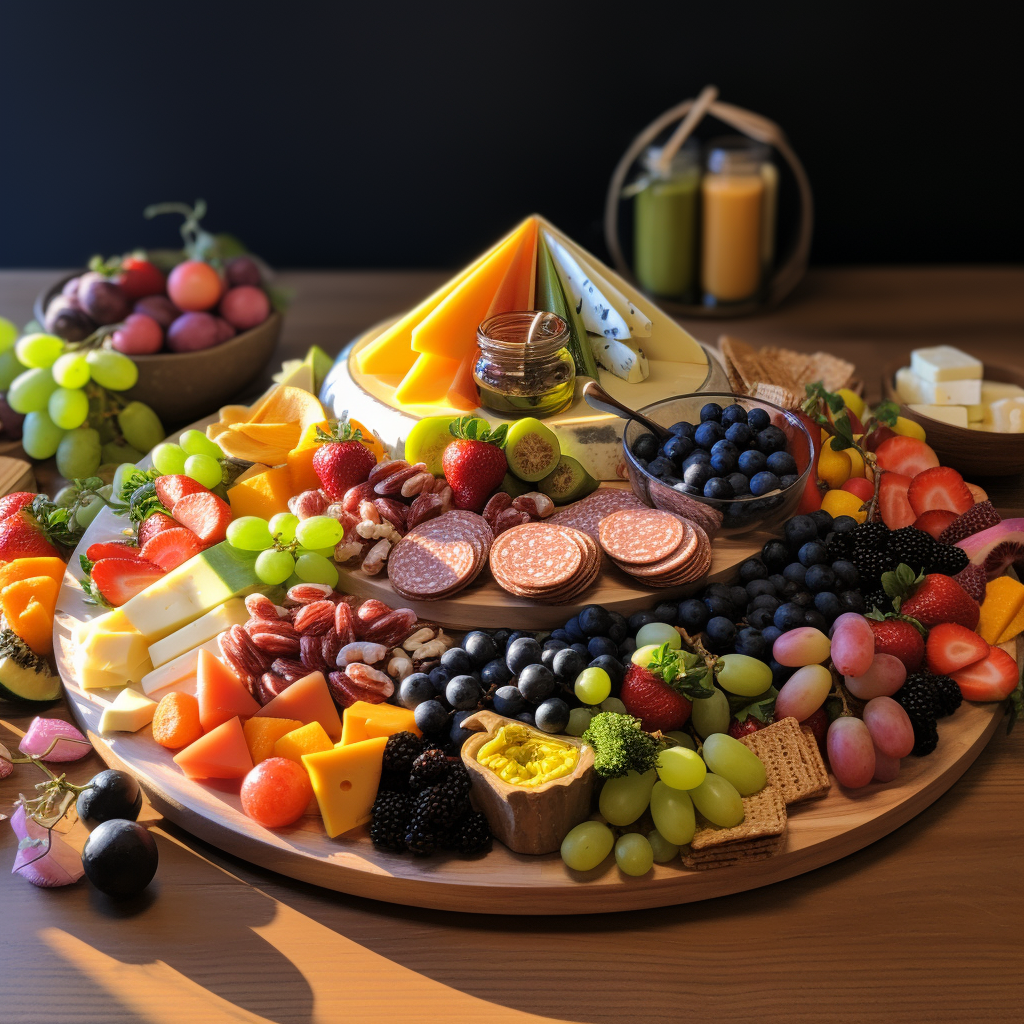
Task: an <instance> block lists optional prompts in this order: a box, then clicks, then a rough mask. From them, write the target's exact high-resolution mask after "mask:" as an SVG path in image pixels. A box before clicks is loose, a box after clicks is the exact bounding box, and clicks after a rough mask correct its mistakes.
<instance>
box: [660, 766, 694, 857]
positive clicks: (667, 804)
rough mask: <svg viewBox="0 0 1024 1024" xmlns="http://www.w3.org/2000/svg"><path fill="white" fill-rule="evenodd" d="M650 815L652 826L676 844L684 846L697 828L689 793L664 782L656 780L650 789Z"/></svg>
mask: <svg viewBox="0 0 1024 1024" xmlns="http://www.w3.org/2000/svg"><path fill="white" fill-rule="evenodd" d="M651 817H652V818H653V819H654V827H655V828H656V829H657V830H658V831H659V832H660V833H661V834H662V835H663V836H664V837H665V838H666V839H667V840H668V841H669V842H670V843H674V844H675V845H676V846H685V845H686V844H687V843H688V842H689V841H690V840H691V839H692V838H693V833H694V831H695V829H696V828H697V819H696V816H695V815H694V813H693V801H692V800H691V799H690V797H689V794H687V793H684V792H683V791H682V790H681V789H673V788H672V787H671V786H666V785H665V783H664V782H656V783H655V784H654V789H652V790H651Z"/></svg>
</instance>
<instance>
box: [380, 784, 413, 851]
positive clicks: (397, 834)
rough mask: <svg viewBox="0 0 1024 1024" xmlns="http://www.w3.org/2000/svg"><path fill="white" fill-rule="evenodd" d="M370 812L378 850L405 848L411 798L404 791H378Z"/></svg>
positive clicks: (399, 849)
mask: <svg viewBox="0 0 1024 1024" xmlns="http://www.w3.org/2000/svg"><path fill="white" fill-rule="evenodd" d="M370 814H371V818H370V839H371V840H373V845H374V846H376V847H377V849H378V850H395V851H401V850H404V849H405V834H406V832H407V831H408V830H409V814H410V810H409V798H408V797H407V796H406V795H405V794H404V793H394V792H387V791H385V792H383V793H378V794H377V799H376V800H374V802H373V810H372V811H371V812H370Z"/></svg>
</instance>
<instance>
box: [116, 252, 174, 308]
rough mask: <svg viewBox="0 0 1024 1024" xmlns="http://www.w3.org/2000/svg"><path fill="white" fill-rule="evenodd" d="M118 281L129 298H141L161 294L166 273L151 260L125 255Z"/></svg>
mask: <svg viewBox="0 0 1024 1024" xmlns="http://www.w3.org/2000/svg"><path fill="white" fill-rule="evenodd" d="M117 283H118V284H119V285H120V286H121V289H122V291H124V293H125V295H127V296H128V298H129V299H141V298H144V297H145V296H146V295H160V294H162V293H163V290H164V275H163V274H161V273H160V271H159V270H158V269H157V268H156V267H155V266H153V264H152V263H150V262H149V260H140V259H139V258H138V257H137V256H125V258H124V259H123V260H121V273H120V274H119V275H118V279H117Z"/></svg>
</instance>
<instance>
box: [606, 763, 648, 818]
mask: <svg viewBox="0 0 1024 1024" xmlns="http://www.w3.org/2000/svg"><path fill="white" fill-rule="evenodd" d="M657 781H658V773H657V772H656V771H655V770H654V769H653V768H652V769H651V770H650V771H648V772H644V774H643V775H640V774H638V773H637V772H634V771H628V772H626V774H625V775H622V776H620V777H619V778H617V779H608V781H607V782H605V784H604V786H603V787H602V788H601V797H600V799H599V800H598V808H599V809H600V811H601V813H602V814H603V815H604V817H605V819H606V820H607V821H608V822H610V823H611V824H612V825H620V826H621V825H629V824H632V823H633V822H634V821H636V819H637V818H639V817H640V815H641V814H643V813H644V811H646V810H647V805H648V804H649V803H650V802H651V789H652V787H653V786H654V783H655V782H657Z"/></svg>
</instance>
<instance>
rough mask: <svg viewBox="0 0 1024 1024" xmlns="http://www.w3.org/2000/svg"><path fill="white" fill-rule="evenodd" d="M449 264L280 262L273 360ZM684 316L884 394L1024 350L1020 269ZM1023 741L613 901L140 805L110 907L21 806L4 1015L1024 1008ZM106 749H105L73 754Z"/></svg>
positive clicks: (581, 1014) (971, 1012) (841, 284)
mask: <svg viewBox="0 0 1024 1024" xmlns="http://www.w3.org/2000/svg"><path fill="white" fill-rule="evenodd" d="M54 276H55V275H54V273H53V272H37V271H24V272H21V271H8V272H0V313H2V314H3V315H5V316H8V317H10V318H12V319H15V320H16V321H25V320H27V319H28V318H29V315H30V307H31V299H32V297H33V296H34V294H35V293H36V291H37V290H38V289H39V288H40V287H41V286H42V285H43V284H44V283H45V282H47V281H49V280H52V278H53V277H54ZM443 276H444V275H441V274H437V273H421V272H407V273H406V272H402V273H374V272H359V273H354V272H344V273H342V272H313V273H297V272H296V273H287V274H282V275H281V277H282V279H283V282H284V283H286V284H288V285H289V286H291V287H292V288H293V289H294V291H295V302H294V305H293V307H292V309H291V310H290V312H289V314H288V318H287V320H286V326H285V330H284V335H283V338H282V341H281V358H286V357H290V356H293V355H297V354H301V352H303V351H304V350H305V348H306V347H307V346H308V345H309V344H312V343H314V342H315V343H317V344H319V345H321V346H323V347H324V348H325V349H327V350H328V351H331V352H335V351H337V350H338V349H340V348H341V346H342V345H344V344H345V343H346V342H347V341H349V340H350V339H351V338H352V337H354V336H355V335H356V334H357V333H359V332H360V331H361V330H362V329H364V328H365V327H366V326H368V325H370V324H372V323H373V322H375V321H377V320H380V319H382V318H383V317H384V316H386V315H388V314H390V313H393V312H396V311H398V310H400V309H402V308H404V307H407V306H409V305H410V304H411V303H412V302H413V301H414V300H415V299H417V298H418V297H420V296H422V295H423V294H424V293H425V292H426V291H427V290H428V289H429V288H430V287H431V286H432V285H434V284H436V283H437V282H439V281H440V280H441V279H442V278H443ZM687 327H689V328H690V329H691V330H692V331H693V333H694V334H695V335H696V336H697V337H699V338H701V339H702V340H704V341H714V339H715V338H716V337H717V335H718V334H719V333H720V332H721V331H728V332H729V333H731V334H735V335H737V336H739V337H742V338H745V339H746V340H748V341H750V342H752V343H755V344H765V343H769V342H770V343H773V344H784V345H788V346H790V347H793V348H797V349H802V350H813V349H816V348H826V349H828V350H829V351H832V352H835V353H836V354H838V355H842V356H844V357H846V358H848V359H850V360H852V361H853V362H854V363H856V364H857V366H858V367H859V369H860V373H861V376H862V377H863V378H864V380H865V382H866V385H867V388H866V390H867V395H868V397H869V398H877V397H878V396H879V393H880V388H879V382H878V379H877V377H878V372H879V368H880V367H881V365H882V364H883V363H884V362H886V361H888V360H890V359H892V358H894V357H895V356H897V355H900V354H906V353H909V351H910V349H911V348H913V347H915V346H918V345H922V344H931V343H938V342H949V343H951V344H957V345H960V346H962V347H965V348H968V349H969V350H971V351H972V352H974V353H975V354H977V355H978V356H980V357H981V358H984V359H986V360H990V361H993V362H1002V363H1007V364H1013V365H1017V366H1021V365H1024V349H1022V345H1021V342H1022V337H1024V271H1021V270H1017V269H858V270H821V271H815V272H812V273H811V274H809V275H808V278H807V280H806V281H805V283H804V284H803V286H802V287H801V289H800V290H799V292H798V293H797V294H796V295H795V296H794V297H793V298H792V299H791V300H790V301H789V302H788V303H787V304H786V305H785V306H783V307H782V308H781V309H780V310H777V311H775V312H772V313H768V314H765V315H764V316H760V317H756V318H750V319H746V320H742V321H736V322H729V323H721V324H718V323H716V324H712V323H709V322H706V321H692V322H688V323H687ZM268 374H269V371H268ZM1008 440H1009V439H1008ZM1015 440H1016V443H1024V441H1022V440H1019V439H1015ZM985 486H986V487H987V488H989V490H990V492H991V493H992V495H993V498H994V500H995V501H996V503H997V504H998V505H999V506H1000V507H1001V508H1002V509H1003V510H1004V514H1005V512H1015V513H1016V514H1017V515H1024V485H1022V481H1021V480H1020V479H1019V478H1018V479H1005V480H1003V481H1002V482H999V483H995V484H993V482H992V481H985ZM50 713H61V709H60V708H59V707H58V708H56V709H54V712H50ZM31 716H32V712H31V711H29V710H27V709H26V708H25V707H24V706H19V705H3V708H2V710H0V741H3V742H6V743H8V745H10V746H12V747H13V746H16V744H17V739H18V737H19V735H20V733H21V732H23V731H24V729H25V728H26V727H27V725H28V723H29V721H30V720H31ZM1022 749H1024V726H1022V727H1020V728H1018V729H1017V730H1015V731H1014V732H1013V733H1012V734H1011V735H1009V736H1007V735H1006V733H1005V731H1004V730H1003V729H1002V728H1000V729H999V730H998V731H997V733H996V735H995V736H994V738H993V739H992V741H991V742H990V744H989V745H988V747H987V748H986V750H985V751H984V752H983V753H982V754H981V756H980V757H979V759H978V760H977V762H976V763H975V764H974V766H973V767H971V768H970V769H969V770H968V771H967V773H966V775H965V776H964V777H963V778H962V779H961V780H960V781H959V782H958V783H957V784H956V785H955V786H954V787H953V788H952V789H951V790H950V791H949V792H948V793H947V794H945V795H944V796H943V797H941V798H940V799H939V800H938V801H937V802H936V803H935V804H934V805H933V806H932V807H930V808H929V809H927V810H926V811H924V812H923V813H922V814H920V815H919V816H918V817H917V818H915V819H914V820H913V821H912V822H911V823H910V824H908V825H906V826H904V827H903V828H901V829H899V830H898V831H896V832H895V833H893V834H892V835H890V836H888V837H886V838H885V839H882V840H880V841H879V842H877V843H875V844H874V845H872V846H870V847H868V848H867V849H865V850H862V851H861V852H859V853H857V854H854V855H853V856H850V857H847V858H846V859H844V860H841V861H839V862H837V863H835V864H832V865H829V866H827V867H825V868H821V869H819V870H817V871H814V872H811V873H809V874H807V875H803V876H801V877H799V878H796V879H792V880H790V881H788V882H783V883H780V884H777V885H774V886H771V887H769V888H765V889H760V890H754V891H752V892H749V893H746V894H742V895H737V896H731V897H726V898H722V899H717V900H714V901H710V902H705V903H696V904H689V905H687V906H684V907H678V908H671V907H669V908H664V909H661V910H654V911H644V912H635V913H620V914H610V915H607V916H605V917H596V918H595V917H586V918H579V919H574V918H571V917H544V918H513V917H496V916H495V917H479V916H475V915H464V914H460V913H458V912H457V911H456V910H455V909H454V908H453V909H452V911H451V912H450V913H440V912H435V911H425V910H416V909H408V908H403V907H394V906H389V905H386V904H379V903H373V902H371V901H368V900H362V899H359V898H357V897H349V896H343V895H341V894H338V893H333V892H328V891H325V890H320V889H316V888H314V887H311V886H308V885H304V884H301V883H297V882H292V881H290V880H288V879H285V878H281V877H279V876H276V875H274V874H271V873H270V872H266V871H262V870H259V869H256V868H252V867H250V866H248V865H246V864H244V863H242V862H240V861H236V860H234V859H232V858H230V857H226V856H224V855H222V854H220V853H219V852H218V851H216V850H214V849H211V848H210V847H207V846H205V845H204V844H202V843H200V842H198V841H196V840H195V839H192V838H191V837H190V836H188V835H187V834H186V833H183V832H182V831H181V830H179V829H177V828H175V827H174V826H172V825H170V824H169V823H167V822H162V821H160V820H159V819H158V818H156V816H155V815H154V814H153V813H152V812H150V811H149V810H148V808H147V809H146V811H144V816H146V817H147V819H148V820H151V821H152V822H153V828H154V831H155V833H156V835H157V842H158V844H159V848H160V869H159V872H158V874H157V878H156V880H155V881H154V883H153V884H152V885H151V886H150V887H149V889H148V890H147V891H146V892H145V893H144V894H143V896H141V897H139V898H138V899H137V900H135V901H132V902H129V903H127V904H115V903H111V902H110V901H108V900H107V899H106V898H105V897H103V896H102V895H101V894H99V893H98V892H97V891H96V890H94V889H92V888H91V887H90V886H89V885H88V883H87V882H85V881H83V882H81V883H79V884H77V885H75V886H71V887H68V888H63V889H56V890H41V889H37V888H35V887H34V886H32V885H30V884H29V883H27V882H25V881H23V880H22V879H20V878H17V877H14V876H12V875H10V874H9V873H8V872H9V865H10V864H11V863H12V861H13V858H14V851H15V843H14V836H13V833H12V832H11V831H10V829H9V828H8V827H7V826H6V825H5V826H3V827H2V828H0V914H2V922H3V927H2V928H0V936H2V938H0V1021H3V1024H22V1022H24V1024H41V1022H51V1021H52V1022H62V1024H63V1022H76V1024H77V1022H97V1024H113V1022H118V1024H121V1022H132V1024H135V1022H139V1024H142V1022H160V1024H163V1022H165V1021H167V1022H170V1021H175V1022H177V1021H186V1020H187V1021H195V1022H202V1024H205V1022H207V1021H209V1022H221V1021H224V1022H227V1021H246V1022H263V1021H273V1022H281V1024H284V1022H295V1024H320V1022H328V1021H331V1022H334V1021H340V1020H345V1021H348V1022H352V1024H356V1022H363V1021H375V1022H376V1021H381V1022H383V1021H399V1020H402V1021H407V1022H434V1021H438V1022H478V1021H479V1022H483V1021H488V1022H494V1024H498V1022H505V1021H510V1022H512V1021H540V1020H545V1021H581V1022H583V1021H585V1022H595V1024H596V1022H623V1021H637V1022H641V1021H642V1022H647V1021H676V1020H679V1019H682V1018H685V1017H689V1016H695V1017H697V1018H699V1019H704V1020H711V1021H716V1022H726V1021H746V1020H751V1019H760V1020H762V1021H766V1022H768V1021H771V1022H775V1021H780V1022H781V1021H786V1022H790V1024H795V1022H820V1021H849V1022H857V1024H859V1022H885V1024H896V1022H904V1021H906V1022H908V1024H910V1022H912V1024H917V1022H921V1021H929V1022H940V1021H943V1022H944V1021H951V1022H952V1021H957V1022H966V1021H1020V1020H1021V1019H1024V1010H1022V1008H1021V1007H1022V1005H1024V984H1022V981H1021V970H1020V965H1021V956H1022V953H1024V930H1022V928H1021V922H1022V921H1024V890H1022V886H1021V885H1020V878H1021V876H1022V873H1024V853H1022V851H1024V771H1022V769H1021V763H1020V758H1021V752H1022ZM100 767H101V763H100V762H99V759H98V758H97V757H96V756H95V755H90V757H89V758H87V759H85V760H83V761H81V762H77V763H75V764H74V765H71V766H70V771H69V776H70V777H71V778H72V779H73V780H75V781H79V782H80V781H84V780H86V779H88V778H89V777H90V776H91V775H92V774H93V773H94V772H95V771H97V770H99V769H100ZM35 781H36V779H35V777H34V776H33V775H32V770H31V769H30V767H29V766H17V767H16V769H15V772H14V774H13V775H12V776H11V777H10V778H8V779H6V780H3V781H2V782H0V813H9V812H10V810H11V804H12V801H13V800H14V799H15V798H16V796H17V794H18V792H19V791H22V792H24V791H27V790H28V789H29V788H30V787H31V786H32V785H33V784H34V783H35ZM78 828H80V826H78ZM72 839H73V840H74V841H77V842H78V843H79V844H80V842H81V839H82V836H81V834H80V833H77V832H76V833H73V834H72Z"/></svg>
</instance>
